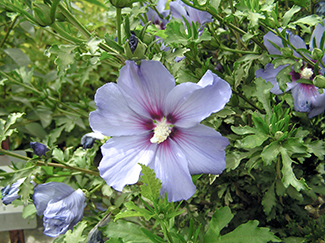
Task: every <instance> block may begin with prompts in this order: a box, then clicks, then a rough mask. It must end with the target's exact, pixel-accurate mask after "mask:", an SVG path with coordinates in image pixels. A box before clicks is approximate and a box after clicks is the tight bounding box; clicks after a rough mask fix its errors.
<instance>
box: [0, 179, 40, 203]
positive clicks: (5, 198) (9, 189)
mask: <svg viewBox="0 0 325 243" xmlns="http://www.w3.org/2000/svg"><path fill="white" fill-rule="evenodd" d="M26 178H27V177H24V178H21V179H19V180H17V181H16V182H15V183H13V184H12V185H11V186H10V185H8V186H5V187H4V188H2V189H1V193H2V202H3V204H5V205H8V204H10V203H12V202H13V201H15V200H16V199H18V198H19V197H20V195H18V191H19V186H20V185H21V184H23V183H24V181H25V180H26ZM32 179H33V176H32ZM30 183H32V184H33V185H34V186H36V183H35V182H33V181H31V182H30Z"/></svg>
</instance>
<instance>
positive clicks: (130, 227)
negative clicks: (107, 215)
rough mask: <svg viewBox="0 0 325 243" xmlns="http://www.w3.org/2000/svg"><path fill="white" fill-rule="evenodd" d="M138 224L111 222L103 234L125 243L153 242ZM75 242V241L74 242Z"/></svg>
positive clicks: (104, 228) (120, 221)
mask: <svg viewBox="0 0 325 243" xmlns="http://www.w3.org/2000/svg"><path fill="white" fill-rule="evenodd" d="M141 228H142V227H140V226H139V225H137V224H134V223H130V222H126V221H122V220H119V221H117V222H109V223H108V224H107V225H106V226H105V227H103V231H102V232H103V234H104V235H105V236H107V237H109V238H121V239H123V242H124V243H127V242H130V243H131V242H132V243H147V242H152V241H151V240H150V239H148V237H147V235H146V234H144V233H143V231H142V230H141ZM72 242H73V241H72Z"/></svg>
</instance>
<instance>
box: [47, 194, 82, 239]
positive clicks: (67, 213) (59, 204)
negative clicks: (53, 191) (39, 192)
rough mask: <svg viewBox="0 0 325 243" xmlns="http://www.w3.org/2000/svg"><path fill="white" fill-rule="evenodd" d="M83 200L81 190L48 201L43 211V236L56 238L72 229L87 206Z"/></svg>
mask: <svg viewBox="0 0 325 243" xmlns="http://www.w3.org/2000/svg"><path fill="white" fill-rule="evenodd" d="M85 199H86V198H85V196H84V193H83V192H82V190H80V189H78V190H76V191H74V192H73V193H72V194H70V195H69V196H67V197H65V198H63V199H61V200H57V199H56V198H54V199H52V200H50V201H49V203H48V205H47V208H46V210H45V211H44V217H43V226H44V228H45V229H44V234H45V235H47V236H50V237H57V236H59V235H60V234H64V233H66V232H67V231H68V229H73V226H74V225H76V224H77V223H78V222H79V221H80V220H81V219H82V217H83V210H84V208H85V207H86V205H87V204H86V202H85Z"/></svg>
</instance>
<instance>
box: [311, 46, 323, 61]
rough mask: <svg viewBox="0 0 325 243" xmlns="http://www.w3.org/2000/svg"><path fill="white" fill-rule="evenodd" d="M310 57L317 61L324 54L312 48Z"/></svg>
mask: <svg viewBox="0 0 325 243" xmlns="http://www.w3.org/2000/svg"><path fill="white" fill-rule="evenodd" d="M311 56H312V58H313V59H314V60H319V59H322V58H323V56H324V53H323V51H322V50H321V49H318V48H314V49H313V51H312V52H311Z"/></svg>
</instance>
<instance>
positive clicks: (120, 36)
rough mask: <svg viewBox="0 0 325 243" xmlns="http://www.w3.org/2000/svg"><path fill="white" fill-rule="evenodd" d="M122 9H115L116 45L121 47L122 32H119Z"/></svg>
mask: <svg viewBox="0 0 325 243" xmlns="http://www.w3.org/2000/svg"><path fill="white" fill-rule="evenodd" d="M121 12H122V9H121V8H116V30H117V43H118V44H119V45H122V32H121V22H122V14H121Z"/></svg>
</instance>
